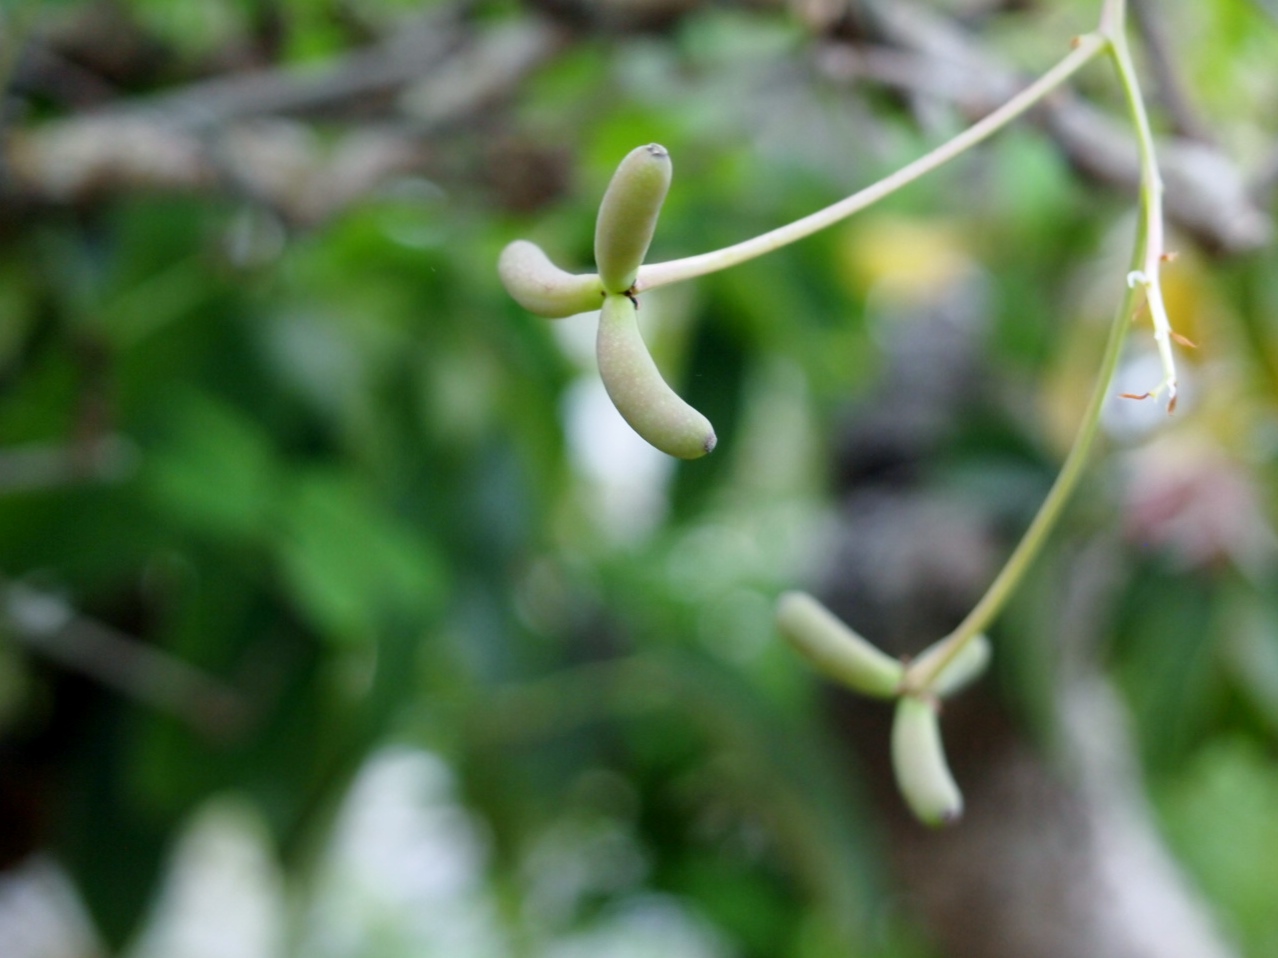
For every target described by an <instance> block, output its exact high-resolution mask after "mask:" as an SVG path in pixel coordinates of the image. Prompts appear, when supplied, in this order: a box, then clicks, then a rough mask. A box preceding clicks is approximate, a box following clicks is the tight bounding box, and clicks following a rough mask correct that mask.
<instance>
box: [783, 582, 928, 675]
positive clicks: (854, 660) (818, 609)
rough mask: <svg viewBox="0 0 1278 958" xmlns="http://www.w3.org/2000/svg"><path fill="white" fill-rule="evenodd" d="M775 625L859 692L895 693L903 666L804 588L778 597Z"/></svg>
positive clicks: (820, 668) (808, 656) (796, 646)
mask: <svg viewBox="0 0 1278 958" xmlns="http://www.w3.org/2000/svg"><path fill="white" fill-rule="evenodd" d="M777 628H778V629H779V630H780V632H781V635H782V636H783V637H784V638H785V640H786V641H787V642H789V643H790V645H792V646H793V647H794V649H795V651H796V652H798V653H799V654H800V655H802V656H803V657H804V658H805V659H807V660H808V661H809V662H810V663H811V664H812V665H813V666H814V667H815V668H816V669H817V671H819V672H821V673H822V674H824V675H827V676H829V677H830V678H832V679H834V680H835V681H836V682H841V683H843V684H844V685H846V686H847V687H848V688H850V689H852V690H853V691H854V692H860V693H861V694H862V695H870V696H874V697H875V698H881V699H890V698H895V697H896V694H897V690H898V689H899V688H900V685H901V679H902V678H904V677H905V667H904V666H903V665H902V664H901V663H900V662H899V661H898V660H896V659H894V658H892V657H891V656H890V655H888V654H887V653H886V652H883V651H882V650H881V649H878V648H876V647H875V646H874V645H871V644H870V643H869V642H867V641H866V640H865V639H863V638H862V637H861V636H860V635H858V634H857V633H856V632H854V631H853V630H852V629H850V628H848V627H847V626H846V625H844V624H843V622H842V621H841V620H840V619H839V618H838V616H836V615H835V614H834V613H833V612H831V611H830V610H829V609H827V608H826V607H825V606H824V605H822V604H821V603H820V602H818V601H817V600H816V599H814V598H813V597H812V596H810V595H808V594H807V593H806V592H786V593H785V594H783V595H782V596H781V598H779V599H778V600H777Z"/></svg>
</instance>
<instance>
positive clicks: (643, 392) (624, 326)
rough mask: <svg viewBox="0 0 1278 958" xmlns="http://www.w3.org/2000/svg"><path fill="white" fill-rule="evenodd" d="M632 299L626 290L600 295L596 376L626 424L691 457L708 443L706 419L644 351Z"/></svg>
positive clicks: (697, 455) (710, 432)
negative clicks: (602, 296)
mask: <svg viewBox="0 0 1278 958" xmlns="http://www.w3.org/2000/svg"><path fill="white" fill-rule="evenodd" d="M635 313H636V311H635V304H634V302H633V301H631V299H630V298H629V297H628V296H621V295H609V296H605V297H604V303H603V309H602V310H601V311H600V313H599V334H598V338H597V339H596V340H595V354H596V356H597V357H598V359H599V378H600V379H602V380H603V384H604V388H605V389H607V390H608V396H609V397H610V398H611V399H612V402H613V405H614V406H616V407H617V411H618V412H620V413H621V415H622V418H624V419H625V420H626V422H628V423H630V426H631V428H632V429H634V431H635V432H637V433H639V435H640V436H642V437H643V438H644V439H646V440H648V442H650V443H652V445H654V446H656V447H657V448H658V449H660V450H661V451H662V452H664V453H667V454H669V455H671V456H678V457H679V458H680V459H697V458H700V457H701V456H704V455H705V454H706V453H708V452H709V451H710V450H712V449H713V448H714V445H715V442H716V439H715V435H714V427H713V426H711V425H710V420H708V419H707V418H706V417H705V416H703V415H701V413H699V412H697V411H696V410H695V409H693V408H692V407H691V406H689V405H688V404H687V403H686V402H684V401H683V400H682V399H680V398H679V397H678V396H677V395H675V392H674V390H673V389H671V388H670V387H669V386H667V385H666V381H665V380H664V379H662V378H661V373H660V372H658V371H657V365H656V363H654V362H653V361H652V356H650V355H649V354H648V347H647V346H645V345H644V342H643V337H642V336H640V335H639V323H638V320H637V317H636V315H635Z"/></svg>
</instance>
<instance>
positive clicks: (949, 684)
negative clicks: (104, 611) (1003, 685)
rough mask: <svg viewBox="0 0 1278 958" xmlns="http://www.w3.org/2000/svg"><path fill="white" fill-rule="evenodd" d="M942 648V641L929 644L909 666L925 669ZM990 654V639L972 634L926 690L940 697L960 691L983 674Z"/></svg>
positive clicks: (946, 696)
mask: <svg viewBox="0 0 1278 958" xmlns="http://www.w3.org/2000/svg"><path fill="white" fill-rule="evenodd" d="M943 648H944V643H942V642H938V643H936V644H935V645H933V646H929V647H928V648H927V649H925V650H924V651H923V652H921V653H920V654H919V657H918V658H917V659H915V660H914V662H913V663H911V668H914V669H920V670H922V669H926V668H927V665H928V662H929V660H931V659H934V658H936V657H937V656H938V655H940V654H941V650H942V649H943ZM990 655H991V649H990V640H989V639H987V638H986V637H985V636H984V635H974V636H972V638H971V639H969V640H968V642H967V644H966V645H964V646H963V648H962V649H960V650H959V654H958V655H957V656H955V657H954V659H953V660H952V661H951V662H950V663H949V664H948V665H946V666H945V668H943V669H942V670H941V672H940V674H939V675H937V677H936V680H935V681H934V682H932V684H931V686H930V687H929V688H928V691H929V692H931V693H932V694H933V695H936V696H939V697H940V698H949V697H950V696H951V695H954V694H955V693H957V692H961V691H962V690H963V689H965V688H967V687H968V686H969V685H971V684H972V683H973V682H975V681H976V680H977V679H979V678H980V677H981V676H982V675H983V674H984V672H985V669H986V667H988V666H989V664H990Z"/></svg>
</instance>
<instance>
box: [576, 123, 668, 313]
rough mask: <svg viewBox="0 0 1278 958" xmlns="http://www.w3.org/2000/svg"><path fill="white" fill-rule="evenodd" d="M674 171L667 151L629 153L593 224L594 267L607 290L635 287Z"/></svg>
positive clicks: (646, 149)
mask: <svg viewBox="0 0 1278 958" xmlns="http://www.w3.org/2000/svg"><path fill="white" fill-rule="evenodd" d="M671 172H672V169H671V166H670V154H669V153H667V152H666V148H665V147H664V146H660V145H658V144H656V143H649V144H648V145H647V146H640V147H636V148H635V149H633V150H631V151H630V152H629V153H628V154H626V158H625V159H624V160H622V161H621V165H620V166H618V167H617V172H616V173H614V174H613V176H612V182H610V183H609V184H608V189H607V191H606V192H605V193H604V196H603V199H602V200H601V201H600V203H599V218H598V219H597V220H596V221H595V266H596V268H597V269H598V270H599V277H600V279H601V280H602V281H603V288H604V289H605V290H607V291H608V292H610V293H624V292H626V290H628V289H630V287H632V286H633V285H634V284H635V278H636V277H637V276H638V275H639V266H640V264H642V263H643V258H644V256H646V255H647V254H648V244H649V243H651V242H652V234H653V231H654V230H656V228H657V215H658V214H659V213H660V212H661V204H662V203H664V202H665V199H666V191H667V190H669V189H670V176H671Z"/></svg>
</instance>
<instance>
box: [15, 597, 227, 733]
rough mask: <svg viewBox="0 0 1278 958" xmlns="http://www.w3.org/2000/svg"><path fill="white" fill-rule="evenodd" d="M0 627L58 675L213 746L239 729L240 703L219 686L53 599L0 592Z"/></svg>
mask: <svg viewBox="0 0 1278 958" xmlns="http://www.w3.org/2000/svg"><path fill="white" fill-rule="evenodd" d="M0 603H2V608H3V614H4V621H5V623H6V625H7V626H8V632H9V634H10V635H11V636H12V637H13V638H14V639H15V640H16V641H17V642H18V643H20V644H21V645H23V646H25V647H26V648H27V649H29V650H30V651H32V652H34V653H37V654H39V655H41V656H43V657H44V658H47V659H49V660H51V661H53V662H56V663H58V664H59V665H61V666H63V667H64V668H68V669H72V670H74V671H76V672H79V673H81V674H83V675H87V676H88V677H89V678H92V679H94V680H96V681H98V682H101V683H102V684H103V685H106V686H108V687H109V688H113V689H115V690H116V691H117V692H121V693H123V694H124V695H126V696H127V697H129V698H131V699H134V700H136V701H138V702H141V703H143V704H145V705H149V706H151V707H152V708H155V709H157V710H159V711H161V712H164V713H166V714H168V715H172V716H174V717H175V718H178V719H180V720H181V721H183V722H185V723H186V724H187V725H189V726H191V727H192V728H193V729H195V730H196V731H198V732H200V733H201V734H203V735H204V736H206V737H207V738H209V739H212V740H225V739H227V738H231V737H234V736H235V735H237V734H238V733H239V732H240V731H242V730H243V728H244V725H245V723H246V722H247V721H248V719H249V714H248V706H247V704H246V703H245V702H244V700H243V699H242V698H241V697H240V696H239V695H238V694H237V693H236V692H234V691H233V690H231V689H230V688H228V687H227V686H226V685H224V684H223V683H221V682H219V681H217V680H215V679H213V678H211V677H210V676H208V675H206V674H205V673H203V672H201V671H200V670H198V669H196V668H193V667H192V666H190V665H188V664H186V663H185V662H183V661H181V660H180V659H177V658H175V657H173V656H171V655H169V654H168V653H166V652H163V651H161V650H159V649H156V648H154V647H152V646H149V645H145V644H143V643H142V642H139V641H138V640H137V639H135V638H132V637H131V636H128V635H125V634H124V633H123V632H120V631H119V630H118V629H114V628H112V627H111V626H109V625H106V624H104V623H102V622H98V621H97V620H96V619H91V618H89V617H88V616H85V615H81V614H80V613H79V612H77V611H76V610H75V609H73V608H72V607H71V605H70V604H69V603H68V602H67V601H66V600H65V599H63V598H62V597H61V596H58V595H56V594H54V593H52V592H48V591H43V590H40V589H36V588H34V587H32V586H30V585H27V584H25V583H22V582H9V583H6V584H2V585H0Z"/></svg>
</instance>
